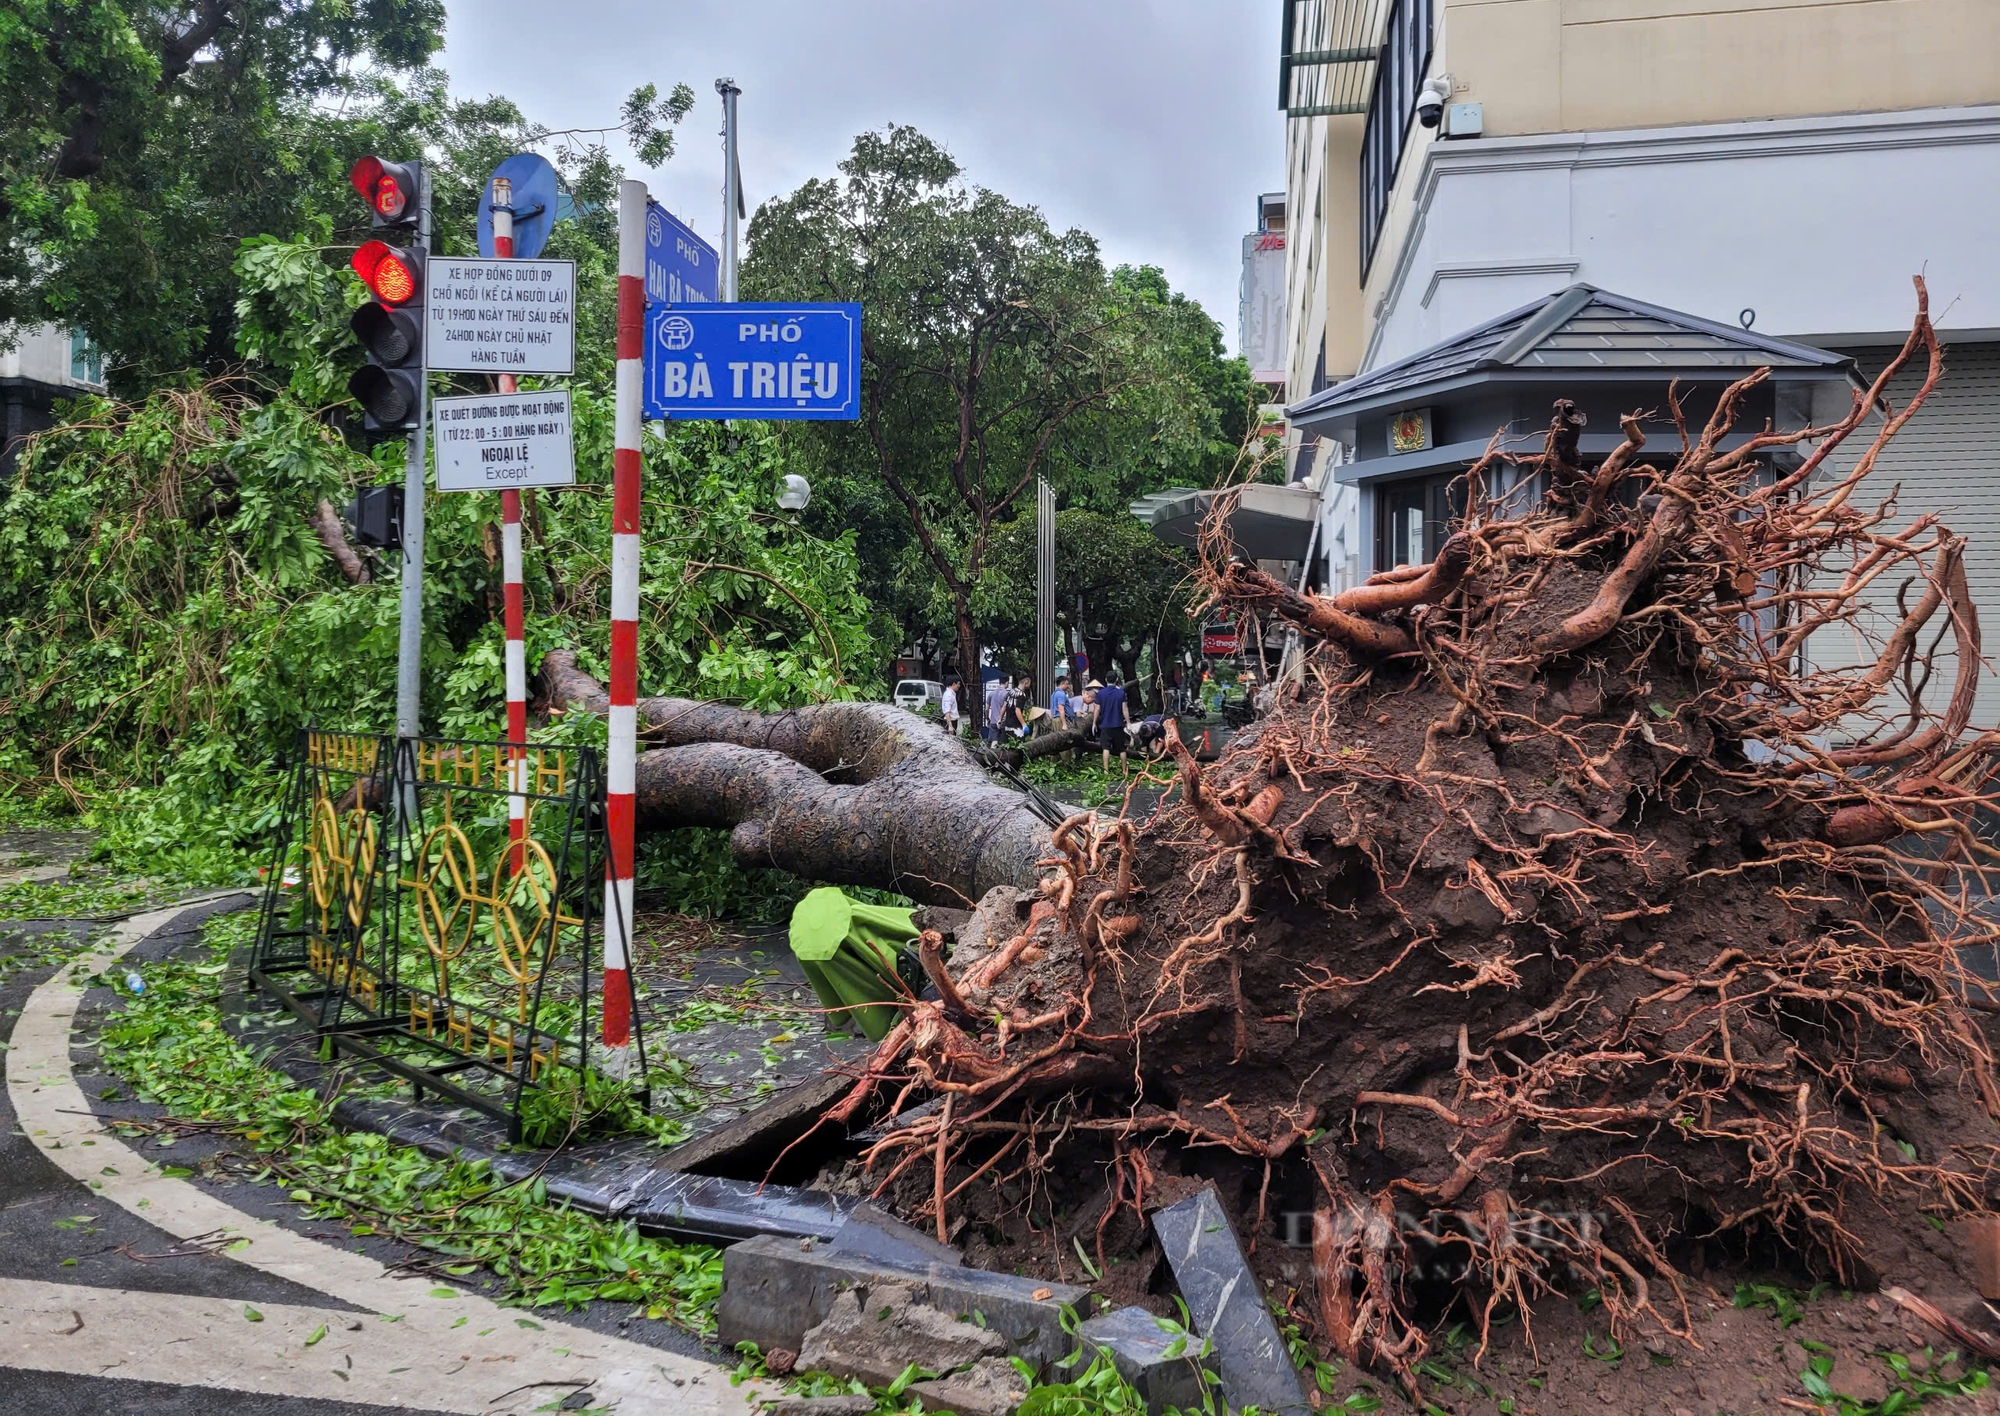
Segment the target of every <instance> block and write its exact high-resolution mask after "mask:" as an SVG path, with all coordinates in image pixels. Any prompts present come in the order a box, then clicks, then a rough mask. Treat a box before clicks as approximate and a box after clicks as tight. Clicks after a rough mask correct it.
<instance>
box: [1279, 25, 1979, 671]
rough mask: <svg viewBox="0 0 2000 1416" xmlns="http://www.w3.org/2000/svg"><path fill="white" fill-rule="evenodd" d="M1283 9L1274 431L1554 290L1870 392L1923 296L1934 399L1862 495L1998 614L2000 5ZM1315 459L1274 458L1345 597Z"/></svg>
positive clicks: (1327, 441)
mask: <svg viewBox="0 0 2000 1416" xmlns="http://www.w3.org/2000/svg"><path fill="white" fill-rule="evenodd" d="M1281 3H1282V4H1283V6H1284V34H1283V41H1282V43H1283V53H1282V55H1281V58H1280V66H1279V69H1280V89H1281V102H1282V103H1283V105H1284V107H1285V108H1286V111H1287V113H1288V114H1289V115H1290V122H1289V123H1288V125H1287V126H1288V139H1287V149H1288V151H1287V163H1288V180H1289V190H1288V193H1287V204H1288V210H1287V218H1286V219H1287V234H1288V239H1289V244H1290V251H1289V267H1288V275H1287V304H1288V322H1289V326H1290V332H1291V353H1290V357H1289V361H1288V365H1287V371H1286V384H1287V393H1288V397H1289V400H1290V402H1291V403H1292V404H1294V405H1297V404H1299V403H1302V402H1304V401H1306V400H1308V399H1310V398H1311V397H1312V396H1313V395H1314V394H1315V393H1317V392H1320V391H1321V390H1324V389H1326V388H1328V387H1331V386H1335V385H1338V384H1339V383H1341V382H1342V381H1344V380H1347V379H1350V378H1353V377H1355V376H1357V375H1365V374H1368V373H1370V372H1371V371H1374V370H1378V369H1381V368H1384V367H1385V366H1387V365H1390V364H1393V363H1396V362H1397V361H1400V360H1403V359H1405V358H1407V357H1408V356H1410V355H1412V354H1414V353H1417V352H1418V351H1421V350H1424V349H1426V348H1428V347H1430V346H1432V345H1435V344H1438V343H1441V342H1444V341H1447V340H1450V339H1452V338H1454V337H1455V336H1457V335H1459V334H1461V333H1463V332H1465V331H1467V330H1470V329H1472V328H1474V327H1476V326H1479V325H1481V324H1482V323H1484V322H1487V321H1490V320H1493V319H1496V318H1497V317H1499V316H1501V315H1503V314H1505V313H1506V312H1508V311H1510V310H1514V309H1518V308H1520V307H1522V306H1524V305H1528V304H1530V303H1532V302H1534V301H1536V300H1537V299H1540V298H1541V297H1545V296H1548V295H1551V294H1553V293H1554V292H1556V291H1559V290H1563V289H1565V288H1568V287H1571V286H1575V285H1579V284H1587V285H1590V286H1594V287H1596V288H1598V289H1601V290H1606V291H1613V292H1616V293H1617V294H1618V295H1620V296H1623V297H1627V298H1629V299H1632V300H1637V301H1642V302H1646V303H1648V304H1651V305H1656V306H1660V307H1664V308H1665V309H1667V310H1670V311H1676V312H1684V313H1686V314H1689V315H1692V316H1696V317H1699V318H1703V319H1706V320H1709V321H1713V322H1715V323H1717V324H1722V325H1728V326H1731V327H1735V328H1745V329H1748V330H1750V331H1751V332H1753V333H1754V334H1756V335H1758V336H1765V337H1774V338H1778V339H1781V340H1786V341H1794V342H1798V343H1802V344H1807V345H1813V346H1819V347H1822V348H1826V349H1831V350H1834V351H1836V352H1839V353H1843V354H1847V355H1851V356H1852V357H1853V358H1854V359H1855V360H1856V362H1857V364H1858V366H1859V369H1860V371H1861V373H1862V374H1864V375H1866V374H1869V373H1872V372H1873V371H1874V370H1875V369H1877V368H1879V367H1880V366H1881V364H1882V363H1883V362H1884V361H1885V360H1886V358H1887V357H1888V355H1889V354H1890V353H1891V352H1893V350H1894V348H1895V347H1896V346H1898V345H1900V343H1901V342H1902V339H1903V337H1904V335H1905V334H1906V333H1907V332H1908V329H1909V325H1910V317H1911V314H1912V310H1913V297H1912V290H1911V286H1910V277H1911V276H1912V275H1913V274H1916V273H1919V272H1921V273H1923V274H1924V275H1925V276H1926V279H1927V281H1928V284H1929V287H1930V291H1931V300H1932V311H1933V314H1934V317H1935V319H1936V322H1937V324H1938V327H1939V329H1940V331H1941V332H1942V334H1943V336H1944V338H1945V339H1946V341H1947V342H1948V344H1949V346H1950V349H1949V355H1950V360H1949V371H1948V373H1947V376H1946V380H1945V383H1944V384H1943V385H1942V386H1941V388H1940V390H1939V392H1938V394H1937V396H1936V397H1934V399H1933V400H1932V402H1931V403H1930V404H1929V405H1927V406H1926V408H1925V409H1924V411H1923V412H1922V413H1921V414H1920V415H1919V417H1918V418H1917V419H1916V420H1915V421H1914V422H1913V423H1912V424H1911V425H1910V427H1909V428H1908V429H1907V430H1906V431H1905V433H1904V434H1903V436H1902V437H1901V438H1900V439H1899V441H1898V443H1897V445H1896V447H1895V449H1894V453H1893V455H1892V456H1891V457H1890V458H1888V459H1885V464H1884V473H1885V475H1884V477H1883V481H1884V482H1885V484H1886V483H1887V482H1888V481H1890V480H1896V481H1900V482H1901V483H1902V485H1903V499H1902V504H1903V506H1904V507H1905V508H1919V509H1924V510H1938V511H1940V512H1942V513H1943V514H1944V515H1945V518H1946V519H1947V520H1948V521H1949V523H1950V524H1951V525H1952V526H1953V527H1954V529H1956V530H1959V531H1961V532H1964V533H1966V534H1968V535H1969V536H1970V537H1971V538H1972V540H1973V545H1974V548H1975V556H1976V559H1975V560H1974V561H1973V562H1972V564H1971V566H1970V569H1971V571H1972V575H1973V579H1974V589H1975V594H1977V595H1978V596H1979V598H1980V599H1981V600H1982V601H1983V602H1984V603H1985V604H1986V605H1988V606H1989V607H1993V606H2000V495H1996V492H2000V485H1997V484H1996V481H1995V473H1996V470H2000V269H1996V262H1995V256H1996V252H1997V251H2000V243H1997V242H1996V236H1995V232H1996V230H2000V59H1996V56H2000V0H1728V3H1727V4H1723V3H1719V0H1281ZM1427 86H1428V87H1429V88H1430V97H1432V98H1434V99H1435V100H1437V101H1436V103H1435V107H1434V108H1431V109H1430V111H1425V112H1420V108H1425V107H1427V106H1428V105H1426V103H1425V98H1426V95H1425V90H1426V87H1427ZM1432 118H1434V119H1435V120H1436V122H1437V126H1426V120H1427V119H1432ZM1446 134H1449V135H1450V136H1445V135H1446ZM1905 391H1906V390H1905ZM1896 393H1897V391H1895V390H1892V391H1891V396H1892V398H1894V397H1895V396H1896ZM1524 431H1534V430H1533V429H1527V430H1524ZM1331 432H1332V428H1331V427H1330V426H1315V425H1314V423H1313V422H1312V421H1311V420H1308V421H1307V422H1306V424H1305V426H1302V427H1300V426H1295V427H1294V428H1293V430H1292V431H1291V433H1290V434H1289V437H1290V447H1289V453H1290V456H1291V458H1292V460H1293V469H1294V475H1295V476H1307V477H1310V479H1311V480H1312V482H1313V484H1314V485H1315V486H1319V487H1321V488H1322V490H1323V491H1324V493H1325V503H1326V507H1327V512H1328V515H1329V517H1330V519H1331V520H1330V526H1331V533H1330V534H1328V535H1327V536H1325V537H1323V545H1324V546H1325V548H1326V550H1327V552H1328V561H1327V563H1326V564H1325V565H1324V567H1323V569H1322V571H1321V576H1320V577H1319V578H1322V579H1325V580H1330V581H1331V582H1332V583H1333V584H1335V585H1341V584H1345V583H1348V582H1349V581H1350V580H1351V579H1352V578H1353V577H1355V576H1362V575H1366V574H1368V573H1370V572H1371V571H1372V570H1373V569H1375V568H1376V562H1377V556H1378V550H1379V547H1380V546H1381V545H1383V544H1384V541H1383V535H1384V533H1385V527H1384V526H1382V525H1363V524H1362V522H1363V520H1364V507H1363V499H1362V498H1361V497H1360V496H1358V495H1351V494H1350V492H1349V490H1348V489H1349V487H1350V485H1351V484H1350V483H1349V482H1345V481H1343V480H1342V479H1341V478H1340V476H1339V475H1338V474H1336V473H1335V472H1334V471H1333V468H1334V465H1335V464H1336V463H1338V462H1340V461H1341V460H1343V459H1345V458H1348V457H1351V456H1352V454H1353V450H1352V449H1351V448H1345V447H1343V446H1342V445H1340V444H1339V442H1338V439H1337V438H1336V437H1334V436H1331ZM1351 475H1352V474H1350V476H1351ZM1384 490H1386V489H1384ZM1367 500H1368V501H1369V503H1370V506H1369V507H1368V508H1367V509H1366V516H1367V517H1368V518H1369V519H1376V520H1379V519H1380V518H1381V517H1383V516H1386V515H1387V514H1388V512H1387V510H1386V508H1387V507H1388V506H1389V505H1390V504H1391V502H1392V501H1393V500H1394V498H1392V497H1389V496H1386V495H1385V496H1379V497H1371V498H1368V499H1367ZM1989 612H1990V611H1989ZM1982 706H1984V705H1982ZM1996 706H2000V705H1996Z"/></svg>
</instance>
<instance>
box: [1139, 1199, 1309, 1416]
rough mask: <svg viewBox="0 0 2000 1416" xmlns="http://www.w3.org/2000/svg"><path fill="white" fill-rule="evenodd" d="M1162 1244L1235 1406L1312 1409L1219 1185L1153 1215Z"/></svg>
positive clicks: (1183, 1297) (1182, 1294) (1281, 1410)
mask: <svg viewBox="0 0 2000 1416" xmlns="http://www.w3.org/2000/svg"><path fill="white" fill-rule="evenodd" d="M1153 1230H1154V1232H1155V1233H1157V1234H1158V1235H1159V1236H1160V1249H1161V1251H1162V1252H1163V1253H1165V1254H1166V1256H1167V1263H1168V1264H1169V1265H1171V1266H1172V1268H1173V1271H1174V1280H1175V1282H1177V1283H1179V1284H1180V1289H1181V1297H1182V1299H1183V1300H1185V1301H1186V1303H1187V1306H1188V1316H1189V1317H1190V1318H1191V1319H1192V1320H1193V1324H1194V1330H1195V1331H1196V1332H1197V1333H1199V1334H1201V1335H1202V1336H1203V1337H1205V1338H1207V1339H1208V1340H1209V1341H1210V1342H1211V1343H1212V1344H1213V1345H1214V1348H1215V1360H1216V1368H1217V1370H1218V1371H1219V1372H1220V1373H1221V1375H1222V1394H1223V1395H1224V1396H1225V1397H1227V1398H1228V1399H1229V1404H1230V1406H1231V1407H1240V1406H1255V1407H1257V1408H1258V1409H1259V1410H1261V1411H1265V1412H1271V1413H1276V1412H1286V1413H1292V1412H1297V1413H1301V1416H1303V1413H1306V1412H1309V1411H1310V1410H1311V1407H1310V1406H1309V1405H1308V1404H1307V1401H1306V1392H1305V1386H1304V1384H1303V1383H1301V1382H1300V1380H1299V1372H1298V1368H1296V1367H1294V1366H1293V1365H1292V1356H1291V1353H1290V1352H1288V1351H1287V1350H1286V1348H1285V1340H1284V1338H1283V1337H1282V1336H1280V1335H1279V1333H1278V1325H1277V1323H1275V1322H1274V1321H1272V1319H1271V1310H1270V1309H1268V1308H1266V1307H1265V1306H1264V1291H1263V1288H1262V1287H1261V1286H1260V1285H1259V1284H1258V1282H1257V1276H1256V1275H1255V1274H1253V1273H1251V1272H1250V1264H1249V1261H1248V1260H1247V1259H1245V1258H1244V1257H1243V1246H1242V1245H1241V1244H1239V1243H1237V1242H1236V1231H1235V1230H1233V1229H1231V1228H1230V1227H1229V1217H1228V1215H1226V1214H1224V1213H1223V1210H1222V1201H1221V1200H1220V1199H1218V1198H1217V1197H1216V1193H1215V1187H1214V1186H1212V1185H1208V1186H1203V1187H1202V1189H1201V1190H1199V1191H1197V1192H1196V1193H1195V1194H1193V1195H1191V1196H1189V1197H1188V1198H1187V1199H1185V1200H1182V1201H1181V1202H1180V1203H1179V1204H1174V1205H1169V1206H1167V1208H1165V1209H1163V1210H1160V1211H1159V1212H1158V1213H1156V1214H1155V1215H1154V1216H1153Z"/></svg>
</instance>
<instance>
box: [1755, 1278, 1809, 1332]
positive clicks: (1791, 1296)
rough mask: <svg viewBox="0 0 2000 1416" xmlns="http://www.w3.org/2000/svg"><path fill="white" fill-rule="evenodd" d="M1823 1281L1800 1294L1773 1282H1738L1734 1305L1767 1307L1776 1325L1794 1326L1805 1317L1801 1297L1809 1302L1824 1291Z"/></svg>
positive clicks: (1782, 1326) (1783, 1326)
mask: <svg viewBox="0 0 2000 1416" xmlns="http://www.w3.org/2000/svg"><path fill="white" fill-rule="evenodd" d="M1826 1287H1827V1286H1826V1285H1825V1284H1824V1283H1816V1284H1814V1285H1813V1287H1812V1290H1811V1291H1810V1292H1808V1293H1804V1294H1800V1293H1796V1292H1794V1291H1793V1290H1792V1289H1789V1288H1785V1287H1783V1286H1781V1285H1779V1284H1775V1283H1739V1284H1737V1285H1736V1298H1735V1306H1736V1307H1738V1308H1746V1309H1747V1308H1768V1309H1770V1310H1771V1315H1772V1316H1773V1317H1775V1318H1776V1319H1777V1320H1778V1326H1779V1327H1781V1328H1788V1327H1793V1326H1795V1325H1796V1324H1797V1323H1798V1322H1799V1320H1800V1319H1801V1318H1803V1317H1805V1310H1804V1309H1803V1308H1801V1307H1800V1306H1799V1300H1800V1299H1801V1298H1803V1299H1804V1300H1805V1301H1806V1302H1808V1303H1810V1302H1812V1301H1813V1299H1815V1298H1817V1297H1819V1295H1820V1294H1822V1293H1824V1292H1825V1291H1826Z"/></svg>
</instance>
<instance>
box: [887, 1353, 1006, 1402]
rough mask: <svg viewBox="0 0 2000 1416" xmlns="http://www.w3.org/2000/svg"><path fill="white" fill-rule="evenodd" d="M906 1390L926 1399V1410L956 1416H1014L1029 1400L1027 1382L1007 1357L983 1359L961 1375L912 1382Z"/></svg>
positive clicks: (912, 1394) (924, 1400)
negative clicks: (1012, 1414)
mask: <svg viewBox="0 0 2000 1416" xmlns="http://www.w3.org/2000/svg"><path fill="white" fill-rule="evenodd" d="M906 1390H907V1392H908V1394H909V1395H911V1396H915V1397H921V1398H922V1399H923V1403H924V1410H925V1411H936V1412H946V1411H951V1412H956V1413H957V1416H1011V1413H1012V1412H1013V1410H1014V1408H1015V1407H1017V1406H1019V1405H1020V1404H1021V1403H1022V1402H1023V1401H1026V1400H1027V1399H1028V1383H1027V1379H1026V1378H1024V1377H1023V1376H1022V1375H1021V1374H1020V1373H1019V1372H1018V1371H1016V1370H1015V1369H1014V1364H1013V1363H1012V1362H1009V1361H1008V1360H1007V1359H1006V1358H1005V1357H982V1358H980V1359H979V1360H978V1361H977V1362H974V1363H973V1364H972V1365H971V1366H970V1367H967V1368H966V1369H965V1370H964V1371H962V1372H954V1373H952V1374H951V1375H950V1376H948V1377H939V1378H937V1379H936V1380H935V1381H927V1382H911V1383H910V1385H909V1386H908V1387H907V1388H906Z"/></svg>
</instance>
